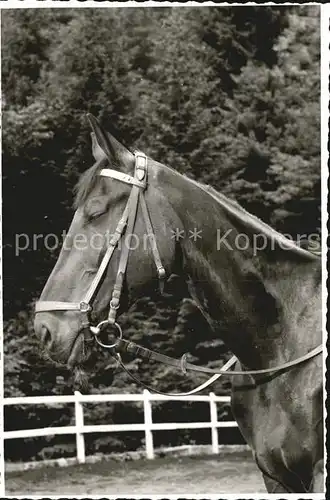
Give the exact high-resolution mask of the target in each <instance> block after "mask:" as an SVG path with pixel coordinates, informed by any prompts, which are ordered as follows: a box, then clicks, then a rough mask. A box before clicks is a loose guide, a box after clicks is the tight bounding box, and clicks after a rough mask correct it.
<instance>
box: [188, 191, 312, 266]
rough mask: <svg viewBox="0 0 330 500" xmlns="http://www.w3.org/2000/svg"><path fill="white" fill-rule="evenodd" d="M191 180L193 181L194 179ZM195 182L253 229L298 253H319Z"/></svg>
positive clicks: (217, 192)
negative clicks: (301, 245) (302, 246)
mask: <svg viewBox="0 0 330 500" xmlns="http://www.w3.org/2000/svg"><path fill="white" fill-rule="evenodd" d="M193 182H194V183H195V182H196V181H193ZM197 184H198V185H199V187H200V188H201V189H203V190H204V191H207V192H208V193H209V194H210V195H211V196H212V197H213V198H215V199H216V200H217V201H218V203H220V204H221V205H222V206H224V207H225V208H227V209H229V211H230V212H231V213H232V214H233V215H236V216H237V217H238V218H239V219H240V220H244V221H245V222H246V223H248V224H249V225H250V227H252V228H253V229H256V230H262V231H263V232H264V233H265V234H266V236H269V237H270V238H271V239H273V240H275V241H278V242H279V243H284V244H285V245H287V246H288V247H290V249H291V250H293V251H296V252H298V253H299V254H300V255H302V254H303V255H305V256H307V255H309V256H311V257H312V256H319V255H320V254H321V253H320V252H317V251H315V252H313V251H311V250H308V249H304V248H301V247H300V246H299V245H298V244H297V243H295V242H294V241H293V240H290V239H289V238H287V237H286V236H284V235H283V234H281V233H279V232H278V231H276V230H275V229H273V228H272V227H271V226H269V225H268V224H266V223H265V222H264V221H262V220H261V219H259V218H258V217H256V216H255V215H253V214H251V213H250V212H248V211H247V210H245V209H244V208H243V207H242V206H241V205H240V204H239V203H237V202H236V201H234V200H231V199H229V198H227V197H226V196H225V195H224V194H222V193H220V192H219V191H217V190H216V189H214V188H213V187H212V186H210V185H209V184H203V183H200V182H198V183H197Z"/></svg>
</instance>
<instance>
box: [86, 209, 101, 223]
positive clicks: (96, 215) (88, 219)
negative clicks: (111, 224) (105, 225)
mask: <svg viewBox="0 0 330 500" xmlns="http://www.w3.org/2000/svg"><path fill="white" fill-rule="evenodd" d="M105 213H106V212H105V211H104V210H100V211H97V212H92V213H91V212H90V213H88V214H85V222H86V223H88V222H93V221H95V220H97V219H99V218H100V217H101V215H104V214H105Z"/></svg>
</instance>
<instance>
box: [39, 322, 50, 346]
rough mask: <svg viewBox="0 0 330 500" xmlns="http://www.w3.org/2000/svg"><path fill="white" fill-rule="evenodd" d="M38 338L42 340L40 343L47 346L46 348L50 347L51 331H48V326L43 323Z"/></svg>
mask: <svg viewBox="0 0 330 500" xmlns="http://www.w3.org/2000/svg"><path fill="white" fill-rule="evenodd" d="M40 334H41V335H40V340H41V342H42V344H43V345H44V346H45V347H47V348H48V349H50V347H51V344H52V336H51V333H50V331H49V330H48V328H47V327H46V326H45V325H43V326H42V327H41V331H40Z"/></svg>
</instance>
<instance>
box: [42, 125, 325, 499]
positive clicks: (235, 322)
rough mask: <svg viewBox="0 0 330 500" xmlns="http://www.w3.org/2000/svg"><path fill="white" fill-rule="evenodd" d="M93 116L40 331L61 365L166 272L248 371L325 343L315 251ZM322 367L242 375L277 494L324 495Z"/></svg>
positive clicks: (78, 359) (238, 405)
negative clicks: (180, 280) (89, 160)
mask: <svg viewBox="0 0 330 500" xmlns="http://www.w3.org/2000/svg"><path fill="white" fill-rule="evenodd" d="M90 119H91V122H92V127H93V131H94V133H93V153H94V157H95V160H96V163H95V165H94V166H93V167H91V168H90V169H89V170H88V171H87V172H86V173H85V174H84V175H83V176H82V178H81V180H80V182H79V184H78V189H77V197H76V213H75V216H74V218H73V221H72V224H71V227H70V230H69V233H68V236H67V239H66V241H65V245H64V247H63V249H62V251H61V254H60V256H59V259H58V261H57V263H56V266H55V268H54V270H53V272H52V274H51V276H50V277H49V279H48V282H47V284H46V286H45V288H44V290H43V292H42V295H41V298H40V301H39V302H38V303H37V309H36V311H37V314H36V319H35V331H36V333H37V334H38V335H39V337H40V339H41V342H42V343H43V346H44V348H45V349H47V350H48V351H49V354H50V355H51V357H52V358H53V359H54V360H56V361H58V362H61V363H68V365H69V366H70V367H73V366H75V365H79V364H80V363H82V362H83V360H84V351H85V345H86V342H85V341H86V340H87V338H89V337H90V336H91V333H88V332H92V334H94V335H96V336H97V335H99V333H100V331H101V330H102V328H103V327H104V326H107V324H108V323H114V324H115V325H117V323H116V316H117V315H119V314H120V313H121V312H123V311H125V310H127V308H128V307H129V306H130V305H131V304H132V303H133V302H134V301H135V300H136V299H137V298H139V297H140V296H141V295H142V294H144V293H145V292H146V290H148V291H149V290H150V286H151V287H155V286H157V287H158V280H159V279H160V280H161V281H164V277H165V273H166V276H167V277H168V276H170V275H171V274H172V273H176V274H179V273H180V274H181V275H182V276H184V278H185V279H186V281H187V283H188V286H189V290H190V293H191V295H192V297H193V298H194V299H195V301H196V303H197V304H198V305H199V307H200V309H201V311H202V313H203V314H204V315H205V317H206V318H207V319H208V321H209V322H210V324H211V326H212V327H213V328H214V329H215V331H217V332H218V335H219V336H221V338H222V339H223V340H224V341H225V342H226V344H227V346H228V348H230V350H231V351H232V352H233V353H234V354H235V355H236V356H237V358H238V359H239V365H240V366H239V368H240V369H241V370H243V371H249V370H265V369H269V368H274V367H275V368H276V367H277V366H278V365H281V364H283V363H285V362H287V361H291V360H294V359H296V358H299V357H301V356H303V355H305V354H306V353H308V352H310V351H312V350H313V349H314V348H315V347H317V346H318V345H320V344H321V343H322V332H321V293H320V292H321V262H320V258H319V256H316V255H314V254H312V253H310V252H308V251H306V250H304V249H302V248H299V246H297V245H295V244H294V243H293V242H291V241H290V240H288V239H286V238H285V237H284V236H282V235H280V234H279V233H277V232H276V231H274V230H273V229H271V228H270V227H269V226H267V225H266V224H264V223H263V222H261V221H260V220H259V219H257V218H256V217H254V216H252V215H250V214H249V213H247V212H246V211H244V210H243V209H242V208H241V207H240V206H239V205H237V204H236V203H234V202H231V201H229V200H228V199H227V198H226V197H225V196H223V195H221V194H219V193H217V192H216V191H215V190H213V189H212V188H208V187H206V186H202V185H200V184H198V183H197V182H195V181H192V180H189V179H188V178H186V177H184V176H182V175H180V174H179V173H178V172H176V171H175V170H172V169H170V168H168V167H166V166H164V165H162V164H160V163H157V162H155V161H153V160H151V159H150V158H148V159H147V158H146V157H145V156H144V155H143V154H140V155H134V154H133V153H131V152H130V151H128V150H127V149H125V148H124V147H123V146H122V145H121V144H120V143H118V142H117V141H116V140H115V139H114V138H113V137H112V136H111V135H110V134H109V133H107V132H106V131H104V130H103V129H102V128H101V127H100V126H99V124H98V123H97V122H96V120H95V119H94V118H92V117H91V118H90ZM109 167H112V168H115V169H116V171H115V170H112V169H110V168H109ZM125 234H127V235H128V236H129V241H128V242H127V241H126V242H124V244H123V245H122V246H121V247H120V245H119V243H120V242H123V236H124V235H125ZM146 234H147V237H146ZM108 235H111V236H110V239H109V237H107V236H108ZM131 235H133V236H134V238H133V237H132V236H131ZM150 236H152V238H149V237H150ZM100 238H101V239H102V244H98V245H96V244H95V242H96V240H98V242H99V240H100ZM148 239H151V240H152V241H147V240H148ZM93 242H94V244H93ZM78 243H79V244H78ZM109 304H110V312H109ZM91 309H92V310H91ZM224 318H225V320H226V324H227V328H226V329H223V319H224ZM91 319H93V320H97V321H98V322H100V324H99V325H98V326H97V327H95V326H94V327H93V326H92V327H91V326H90V321H91ZM220 323H221V325H222V329H221V331H220V328H219V325H220ZM117 328H118V330H119V333H121V332H120V327H119V326H117ZM322 367H323V363H322V355H319V356H314V357H313V358H311V359H309V360H308V361H307V362H305V363H301V364H298V365H296V366H294V367H292V368H291V369H289V370H284V371H282V372H280V373H278V372H275V373H273V374H266V375H265V374H256V375H253V376H252V375H249V374H247V375H246V374H244V375H241V376H236V377H234V378H233V388H232V409H233V413H234V416H235V419H236V420H237V422H238V425H239V428H240V430H241V432H242V434H243V436H244V438H245V439H246V441H247V442H248V444H249V445H250V446H251V448H252V450H253V454H254V457H255V460H256V463H257V464H258V467H259V468H260V470H261V471H262V473H263V476H264V480H265V484H266V487H267V490H268V491H269V492H298V493H299V492H322V491H323V488H324V486H323V452H324V444H323V377H322Z"/></svg>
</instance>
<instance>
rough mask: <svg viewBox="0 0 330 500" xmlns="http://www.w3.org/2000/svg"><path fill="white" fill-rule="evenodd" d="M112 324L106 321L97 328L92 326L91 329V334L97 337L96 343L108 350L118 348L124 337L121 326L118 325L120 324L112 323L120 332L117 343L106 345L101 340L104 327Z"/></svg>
mask: <svg viewBox="0 0 330 500" xmlns="http://www.w3.org/2000/svg"><path fill="white" fill-rule="evenodd" d="M110 324H111V323H109V321H108V320H107V319H106V320H104V321H101V322H100V323H99V324H98V325H97V326H91V327H90V329H91V332H92V333H93V334H94V336H95V340H96V342H97V343H98V344H99V345H100V346H101V347H105V348H106V349H112V348H113V347H116V345H117V344H118V341H119V340H120V339H121V338H122V337H123V332H122V329H121V328H120V326H119V325H118V323H112V324H111V326H114V327H115V328H117V330H118V337H117V339H116V342H114V343H113V344H104V343H103V342H102V341H101V340H100V339H99V335H100V333H101V330H102V328H103V327H104V326H106V325H110Z"/></svg>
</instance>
